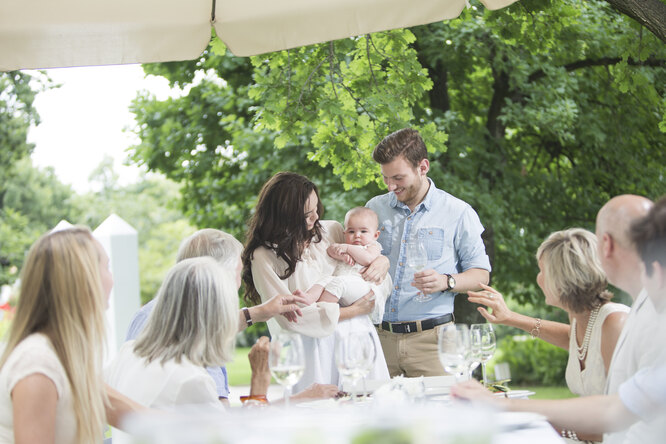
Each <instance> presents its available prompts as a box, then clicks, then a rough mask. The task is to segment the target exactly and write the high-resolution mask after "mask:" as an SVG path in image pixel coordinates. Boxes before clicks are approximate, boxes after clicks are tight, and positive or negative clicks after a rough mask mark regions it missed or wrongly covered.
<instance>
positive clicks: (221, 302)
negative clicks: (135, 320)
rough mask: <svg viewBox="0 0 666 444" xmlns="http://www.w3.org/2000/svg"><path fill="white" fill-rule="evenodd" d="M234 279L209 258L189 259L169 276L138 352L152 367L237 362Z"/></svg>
mask: <svg viewBox="0 0 666 444" xmlns="http://www.w3.org/2000/svg"><path fill="white" fill-rule="evenodd" d="M235 282H236V281H235V277H234V276H232V275H231V272H230V271H228V270H224V269H222V267H221V266H220V264H219V263H218V262H217V261H215V260H214V259H213V258H210V257H197V258H191V259H184V260H182V261H181V262H178V263H177V264H176V265H175V266H174V267H173V268H171V270H169V272H168V273H167V276H166V278H165V279H164V282H163V283H162V286H161V287H160V289H159V291H158V293H157V303H156V304H155V309H154V310H153V313H152V314H151V316H150V318H149V319H148V322H147V324H146V328H145V329H144V330H143V332H142V333H141V334H140V335H139V338H138V339H137V342H136V344H135V345H134V351H135V352H136V354H138V355H139V356H141V357H144V358H147V359H148V361H149V362H150V361H153V360H155V359H159V360H161V362H162V363H164V362H166V361H168V360H170V359H175V361H176V362H180V361H181V360H182V358H187V359H189V360H190V361H191V362H192V363H194V364H196V365H201V366H206V367H212V366H220V365H223V364H224V363H225V362H228V361H230V360H231V359H232V357H233V352H234V342H235V337H236V332H237V330H238V293H237V290H236V287H235V286H234V283H235Z"/></svg>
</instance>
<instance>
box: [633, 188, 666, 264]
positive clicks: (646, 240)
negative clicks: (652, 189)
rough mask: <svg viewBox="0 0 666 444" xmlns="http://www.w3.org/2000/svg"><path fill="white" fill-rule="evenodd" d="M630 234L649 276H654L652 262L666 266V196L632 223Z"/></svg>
mask: <svg viewBox="0 0 666 444" xmlns="http://www.w3.org/2000/svg"><path fill="white" fill-rule="evenodd" d="M629 235H630V237H631V240H632V241H633V243H634V244H635V245H636V250H638V254H639V255H640V257H641V260H642V261H643V263H644V264H645V273H646V274H647V275H648V276H652V267H651V264H652V262H659V263H660V264H661V266H662V267H666V196H662V197H661V199H659V200H658V201H657V202H656V203H655V204H654V206H653V207H652V208H651V209H650V211H649V212H648V214H646V215H645V217H643V218H641V219H639V220H637V221H635V222H634V223H633V224H632V225H631V228H630V231H629Z"/></svg>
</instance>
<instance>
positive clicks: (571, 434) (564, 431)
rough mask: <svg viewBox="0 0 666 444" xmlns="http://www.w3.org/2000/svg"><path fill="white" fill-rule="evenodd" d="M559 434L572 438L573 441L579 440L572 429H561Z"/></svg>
mask: <svg viewBox="0 0 666 444" xmlns="http://www.w3.org/2000/svg"><path fill="white" fill-rule="evenodd" d="M560 435H562V438H569V439H573V440H574V441H580V439H578V435H576V432H574V431H573V430H567V429H562V431H561V432H560Z"/></svg>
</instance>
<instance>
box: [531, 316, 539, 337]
mask: <svg viewBox="0 0 666 444" xmlns="http://www.w3.org/2000/svg"><path fill="white" fill-rule="evenodd" d="M540 331H541V319H539V318H537V320H536V323H535V324H534V328H533V329H532V330H531V331H530V336H532V339H536V338H538V337H539V332H540Z"/></svg>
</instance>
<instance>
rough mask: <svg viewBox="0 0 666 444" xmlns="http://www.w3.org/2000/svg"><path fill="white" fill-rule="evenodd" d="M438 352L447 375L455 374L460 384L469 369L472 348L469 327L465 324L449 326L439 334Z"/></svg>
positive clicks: (443, 328)
mask: <svg viewBox="0 0 666 444" xmlns="http://www.w3.org/2000/svg"><path fill="white" fill-rule="evenodd" d="M437 347H438V349H437V351H438V355H439V361H440V362H441V363H442V366H443V367H444V370H445V371H446V372H447V373H453V374H454V375H455V377H456V382H460V381H461V380H462V377H463V375H464V373H465V371H466V370H467V369H468V368H469V364H468V360H469V358H470V353H471V346H470V335H469V327H468V326H467V325H465V324H448V325H445V326H444V327H442V329H441V330H440V332H439V338H438V344H437Z"/></svg>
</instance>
